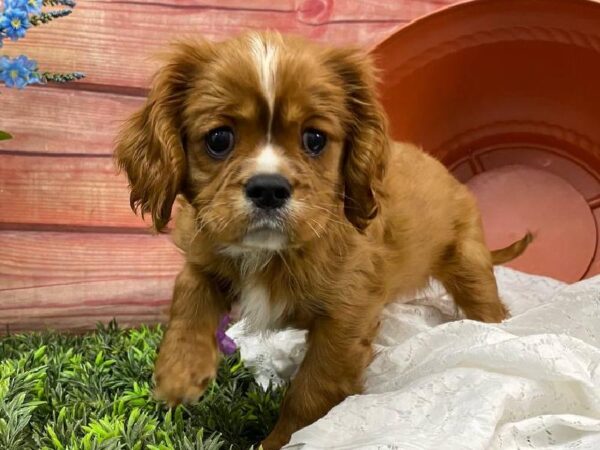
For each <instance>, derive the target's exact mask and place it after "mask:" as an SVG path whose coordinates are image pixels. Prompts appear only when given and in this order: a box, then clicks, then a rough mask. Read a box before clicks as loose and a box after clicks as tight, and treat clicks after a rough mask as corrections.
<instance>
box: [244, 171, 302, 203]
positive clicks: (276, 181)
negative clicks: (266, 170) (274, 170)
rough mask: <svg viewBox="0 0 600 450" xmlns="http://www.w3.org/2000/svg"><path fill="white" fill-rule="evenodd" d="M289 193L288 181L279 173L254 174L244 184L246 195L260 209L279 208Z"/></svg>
mask: <svg viewBox="0 0 600 450" xmlns="http://www.w3.org/2000/svg"><path fill="white" fill-rule="evenodd" d="M291 194H292V187H291V186H290V183H289V181H288V180H286V179H285V178H284V177H282V176H281V175H255V176H253V177H252V178H250V179H249V180H248V183H247V184H246V197H248V198H249V199H250V200H252V203H254V204H255V205H256V206H258V207H259V208H261V209H275V208H281V207H282V206H283V205H284V203H285V202H286V200H287V199H288V198H290V195H291Z"/></svg>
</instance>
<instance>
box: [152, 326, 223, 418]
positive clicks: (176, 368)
mask: <svg viewBox="0 0 600 450" xmlns="http://www.w3.org/2000/svg"><path fill="white" fill-rule="evenodd" d="M217 364H218V352H217V346H216V342H215V340H214V337H212V338H211V337H208V336H193V335H191V334H188V333H180V332H178V333H171V334H169V333H168V332H167V334H166V335H165V338H164V340H163V342H162V344H161V347H160V351H159V354H158V359H157V361H156V365H155V368H154V381H155V383H156V387H155V389H154V396H155V398H156V399H157V400H162V401H164V402H166V403H167V405H168V406H169V407H173V406H176V405H178V404H180V403H194V402H197V401H198V399H199V398H200V396H201V395H202V394H203V393H204V391H205V390H206V388H207V387H208V385H209V383H210V382H211V380H213V379H214V378H215V376H216V374H217Z"/></svg>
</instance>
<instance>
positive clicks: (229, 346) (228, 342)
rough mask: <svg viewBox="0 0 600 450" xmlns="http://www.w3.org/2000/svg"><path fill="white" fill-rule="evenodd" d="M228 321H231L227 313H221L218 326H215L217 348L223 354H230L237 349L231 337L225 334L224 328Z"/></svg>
mask: <svg viewBox="0 0 600 450" xmlns="http://www.w3.org/2000/svg"><path fill="white" fill-rule="evenodd" d="M229 322H231V317H230V316H229V314H223V317H222V318H221V322H219V326H218V327H217V332H216V333H215V334H216V336H217V345H218V346H219V350H221V353H223V354H224V355H231V354H233V353H235V351H236V350H237V345H235V342H233V339H231V338H230V337H229V336H227V334H225V330H226V329H227V327H228V325H229Z"/></svg>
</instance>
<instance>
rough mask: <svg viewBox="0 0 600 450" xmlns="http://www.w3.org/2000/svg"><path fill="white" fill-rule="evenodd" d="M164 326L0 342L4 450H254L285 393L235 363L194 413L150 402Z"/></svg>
mask: <svg viewBox="0 0 600 450" xmlns="http://www.w3.org/2000/svg"><path fill="white" fill-rule="evenodd" d="M161 336H162V329H161V328H160V327H141V328H138V329H132V330H120V329H119V328H118V327H117V326H116V324H114V323H112V324H110V325H109V326H107V327H100V328H98V330H97V331H96V332H94V333H88V334H85V335H67V334H59V333H43V334H39V333H32V334H21V335H14V336H8V337H4V338H1V339H0V449H2V450H29V449H32V450H33V449H35V450H38V449H42V450H121V449H123V450H125V449H127V450H144V449H148V450H218V449H223V450H224V449H246V448H250V447H251V446H252V445H253V444H254V445H256V443H257V442H260V440H261V439H263V438H264V436H266V434H267V433H268V431H269V430H270V429H271V428H272V426H273V425H274V422H275V420H276V417H277V411H278V407H279V403H280V401H281V399H282V395H283V390H282V389H275V388H270V389H267V391H265V390H263V389H262V388H261V387H260V386H258V385H257V384H256V383H255V381H254V378H253V376H252V374H251V373H250V371H249V370H248V369H247V368H245V367H244V365H243V364H242V363H241V361H240V359H239V354H234V355H232V356H230V357H226V358H224V359H223V361H222V363H221V365H220V367H219V372H218V377H217V380H216V381H215V382H214V383H213V384H212V385H211V386H210V387H209V388H208V390H207V392H206V393H205V395H204V397H203V398H202V400H201V401H200V403H198V404H197V405H194V406H191V407H184V406H179V407H177V408H175V409H166V408H165V407H163V406H162V405H161V404H159V403H157V402H155V401H154V400H153V398H152V384H151V377H152V366H153V361H154V357H155V356H156V348H157V345H158V343H159V342H160V339H161Z"/></svg>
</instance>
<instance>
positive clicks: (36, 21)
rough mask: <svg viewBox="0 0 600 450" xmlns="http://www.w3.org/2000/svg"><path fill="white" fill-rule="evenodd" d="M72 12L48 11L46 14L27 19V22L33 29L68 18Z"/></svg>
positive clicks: (67, 10)
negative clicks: (55, 20)
mask: <svg viewBox="0 0 600 450" xmlns="http://www.w3.org/2000/svg"><path fill="white" fill-rule="evenodd" d="M72 12H73V11H72V10H71V9H59V10H58V11H50V12H47V13H46V12H43V13H40V14H37V15H35V16H31V17H29V22H31V25H33V26H34V27H37V26H38V25H42V24H44V23H48V22H51V21H53V20H54V19H59V18H61V17H65V16H68V15H69V14H71V13H72Z"/></svg>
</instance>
